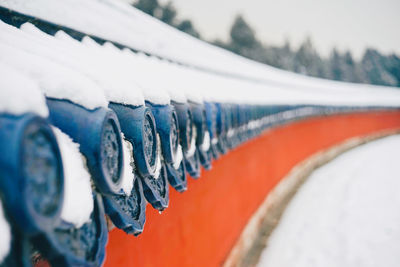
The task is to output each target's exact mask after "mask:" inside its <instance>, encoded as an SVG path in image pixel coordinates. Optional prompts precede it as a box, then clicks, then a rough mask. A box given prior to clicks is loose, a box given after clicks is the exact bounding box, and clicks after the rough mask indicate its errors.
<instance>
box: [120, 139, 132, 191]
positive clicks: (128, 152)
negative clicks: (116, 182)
mask: <svg viewBox="0 0 400 267" xmlns="http://www.w3.org/2000/svg"><path fill="white" fill-rule="evenodd" d="M121 138H122V140H123V141H122V148H123V154H124V167H123V174H122V186H121V187H122V191H123V192H124V194H125V195H127V196H130V195H131V192H132V188H133V182H134V180H135V174H134V173H133V166H134V160H133V146H132V143H131V142H129V141H127V140H125V137H124V134H123V133H121Z"/></svg>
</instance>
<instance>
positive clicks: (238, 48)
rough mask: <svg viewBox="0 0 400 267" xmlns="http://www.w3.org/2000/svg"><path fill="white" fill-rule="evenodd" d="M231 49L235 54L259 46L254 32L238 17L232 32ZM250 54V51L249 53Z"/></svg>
mask: <svg viewBox="0 0 400 267" xmlns="http://www.w3.org/2000/svg"><path fill="white" fill-rule="evenodd" d="M230 36H231V48H232V50H233V51H234V52H238V53H241V52H242V53H243V52H246V51H245V50H249V49H253V48H255V47H257V46H258V44H259V43H258V41H257V39H256V36H255V34H254V30H253V29H252V28H251V27H250V25H249V24H247V22H246V21H245V20H244V18H243V17H242V16H241V15H238V16H237V17H236V18H235V21H234V22H233V25H232V28H231V31H230ZM247 52H249V51H247Z"/></svg>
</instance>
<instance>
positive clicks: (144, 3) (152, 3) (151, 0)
mask: <svg viewBox="0 0 400 267" xmlns="http://www.w3.org/2000/svg"><path fill="white" fill-rule="evenodd" d="M133 6H134V7H136V8H137V9H140V10H142V11H143V12H145V13H147V14H149V15H150V16H154V15H155V13H156V11H157V9H158V8H159V7H160V6H159V4H158V0H138V1H137V2H136V3H135V4H133Z"/></svg>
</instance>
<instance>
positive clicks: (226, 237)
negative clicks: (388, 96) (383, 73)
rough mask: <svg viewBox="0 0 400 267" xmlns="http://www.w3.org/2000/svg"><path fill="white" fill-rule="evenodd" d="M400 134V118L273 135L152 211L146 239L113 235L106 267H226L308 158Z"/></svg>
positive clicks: (363, 116) (344, 120) (322, 122)
mask: <svg viewBox="0 0 400 267" xmlns="http://www.w3.org/2000/svg"><path fill="white" fill-rule="evenodd" d="M391 129H400V111H386V112H369V113H357V114H347V115H334V116H329V117H318V118H311V119H307V120H303V121H298V122H294V123H290V124H288V125H284V126H280V127H277V128H275V129H272V130H269V131H267V132H265V133H264V134H263V135H262V136H260V137H258V138H256V139H254V140H252V141H249V142H248V143H246V144H244V145H242V146H240V147H239V148H237V149H235V150H233V151H230V152H229V153H228V154H227V155H225V156H223V157H221V158H220V159H219V160H217V161H215V162H214V163H213V169H212V170H211V171H203V173H202V176H201V178H200V179H199V180H193V179H191V178H189V184H188V191H187V192H184V193H182V194H180V193H177V192H176V191H174V190H173V189H171V190H170V192H171V195H170V206H169V208H168V209H167V210H166V211H164V212H163V213H162V214H161V215H160V214H158V212H157V211H155V210H154V209H152V208H151V206H148V207H147V213H146V215H147V222H146V225H145V229H144V232H143V234H141V235H140V236H139V237H133V236H129V235H126V234H125V233H124V232H122V231H120V230H118V229H114V230H112V231H111V232H110V238H109V243H108V246H107V259H106V263H105V266H107V267H110V266H113V267H115V266H118V267H120V266H157V267H161V266H162V267H165V266H191V267H193V266H201V267H204V266H219V265H221V264H222V263H223V262H224V260H225V258H226V257H227V256H228V254H229V252H230V250H231V249H232V247H233V246H234V244H235V242H236V240H237V238H239V235H240V233H241V231H242V229H243V228H244V227H245V225H246V223H247V221H248V219H249V218H250V217H251V215H252V214H253V213H254V212H255V211H256V210H257V208H258V206H259V205H260V204H261V202H262V201H263V200H264V198H265V197H266V195H267V194H268V192H269V191H270V190H271V189H272V188H273V187H274V186H275V185H276V184H277V183H278V182H279V180H280V179H282V178H283V177H284V176H285V175H286V174H287V173H288V172H289V171H290V169H291V168H292V167H293V166H295V165H296V164H297V163H299V162H300V161H302V160H304V159H305V158H307V157H308V156H311V155H312V154H314V153H316V152H318V151H320V150H322V149H325V148H329V147H331V146H333V145H335V144H338V143H340V142H342V141H344V140H346V139H348V138H351V137H355V136H363V135H367V134H370V133H374V132H379V131H383V130H391Z"/></svg>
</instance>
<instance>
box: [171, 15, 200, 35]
mask: <svg viewBox="0 0 400 267" xmlns="http://www.w3.org/2000/svg"><path fill="white" fill-rule="evenodd" d="M176 28H177V29H178V30H180V31H183V32H186V33H188V34H190V35H192V36H194V37H196V38H200V33H199V32H198V31H197V30H196V29H195V28H194V27H193V24H192V22H191V21H190V20H187V19H185V20H182V21H181V22H180V23H179V24H178V25H177V26H176Z"/></svg>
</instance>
